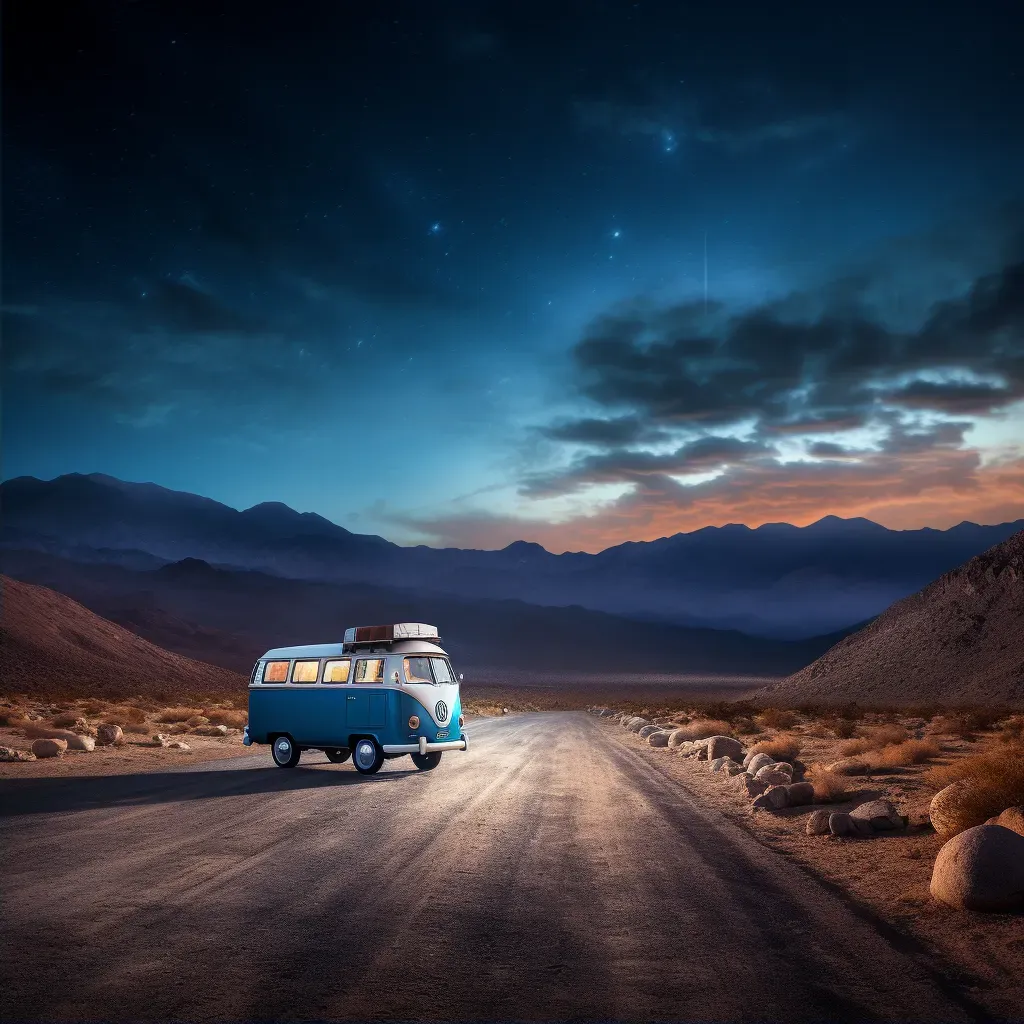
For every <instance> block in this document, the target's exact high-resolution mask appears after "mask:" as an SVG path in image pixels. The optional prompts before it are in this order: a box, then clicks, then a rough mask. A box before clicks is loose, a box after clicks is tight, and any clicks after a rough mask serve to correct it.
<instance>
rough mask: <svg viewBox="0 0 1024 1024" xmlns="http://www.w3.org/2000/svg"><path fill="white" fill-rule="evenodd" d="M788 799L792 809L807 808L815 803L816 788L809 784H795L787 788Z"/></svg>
mask: <svg viewBox="0 0 1024 1024" xmlns="http://www.w3.org/2000/svg"><path fill="white" fill-rule="evenodd" d="M786 799H787V800H788V801H789V806H790V807H806V806H807V804H812V803H814V787H813V786H812V785H811V784H810V783H809V782H793V783H791V784H790V785H788V786H786Z"/></svg>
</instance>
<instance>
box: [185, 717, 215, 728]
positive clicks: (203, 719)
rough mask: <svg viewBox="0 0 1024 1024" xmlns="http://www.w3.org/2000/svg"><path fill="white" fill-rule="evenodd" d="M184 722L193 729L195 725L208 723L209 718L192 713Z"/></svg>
mask: <svg viewBox="0 0 1024 1024" xmlns="http://www.w3.org/2000/svg"><path fill="white" fill-rule="evenodd" d="M185 724H186V725H189V726H191V727H192V728H193V729H194V728H195V727H196V726H197V725H209V724H210V720H209V719H208V718H207V717H206V715H193V716H192V717H191V718H190V719H189V720H188V721H187V722H186V723H185Z"/></svg>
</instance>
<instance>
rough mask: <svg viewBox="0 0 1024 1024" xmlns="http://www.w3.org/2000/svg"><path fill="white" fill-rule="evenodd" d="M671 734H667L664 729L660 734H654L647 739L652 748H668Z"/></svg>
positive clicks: (659, 731) (660, 730)
mask: <svg viewBox="0 0 1024 1024" xmlns="http://www.w3.org/2000/svg"><path fill="white" fill-rule="evenodd" d="M668 737H669V733H667V732H665V730H664V729H659V730H658V732H652V733H651V735H650V736H648V737H647V742H648V743H649V744H650V745H651V746H652V747H667V746H668Z"/></svg>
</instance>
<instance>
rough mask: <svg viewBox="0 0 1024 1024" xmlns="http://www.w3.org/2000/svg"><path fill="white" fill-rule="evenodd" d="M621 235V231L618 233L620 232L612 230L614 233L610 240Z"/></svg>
mask: <svg viewBox="0 0 1024 1024" xmlns="http://www.w3.org/2000/svg"><path fill="white" fill-rule="evenodd" d="M621 234H622V232H621V231H620V230H619V229H618V228H616V229H615V230H614V231H613V232H612V238H618V237H619V235H621Z"/></svg>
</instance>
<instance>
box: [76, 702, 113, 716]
mask: <svg viewBox="0 0 1024 1024" xmlns="http://www.w3.org/2000/svg"><path fill="white" fill-rule="evenodd" d="M109 707H110V705H109V704H108V703H107V702H106V701H105V700H87V701H86V702H85V703H84V704H83V705H82V714H83V715H88V716H89V717H90V718H96V717H98V716H99V715H102V714H105V713H106V711H107V709H108V708H109Z"/></svg>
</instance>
